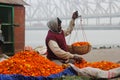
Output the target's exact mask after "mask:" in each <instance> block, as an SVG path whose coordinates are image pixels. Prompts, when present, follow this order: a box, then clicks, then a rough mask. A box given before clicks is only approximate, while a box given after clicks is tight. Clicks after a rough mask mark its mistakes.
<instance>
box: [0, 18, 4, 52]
mask: <svg viewBox="0 0 120 80" xmlns="http://www.w3.org/2000/svg"><path fill="white" fill-rule="evenodd" d="M1 27H2V21H1V20H0V54H2V47H3V35H2V30H1Z"/></svg>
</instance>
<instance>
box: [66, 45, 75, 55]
mask: <svg viewBox="0 0 120 80" xmlns="http://www.w3.org/2000/svg"><path fill="white" fill-rule="evenodd" d="M67 47H68V51H69V52H70V53H72V54H74V51H73V48H72V45H67Z"/></svg>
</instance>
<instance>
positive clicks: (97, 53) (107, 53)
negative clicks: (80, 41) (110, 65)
mask: <svg viewBox="0 0 120 80" xmlns="http://www.w3.org/2000/svg"><path fill="white" fill-rule="evenodd" d="M82 57H83V58H84V59H86V60H87V61H90V62H95V61H101V60H106V61H112V62H118V61H120V48H108V49H92V50H91V51H90V52H89V53H87V54H85V55H82Z"/></svg>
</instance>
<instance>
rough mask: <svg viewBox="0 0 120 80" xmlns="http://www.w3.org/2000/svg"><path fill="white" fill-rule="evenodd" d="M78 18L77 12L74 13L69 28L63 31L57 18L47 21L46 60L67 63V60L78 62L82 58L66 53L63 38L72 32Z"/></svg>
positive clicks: (66, 49)
mask: <svg viewBox="0 0 120 80" xmlns="http://www.w3.org/2000/svg"><path fill="white" fill-rule="evenodd" d="M77 18H78V11H75V12H74V13H73V15H72V19H71V21H70V23H69V27H68V28H67V29H66V30H63V29H62V27H61V23H62V21H61V20H60V19H59V18H58V17H57V18H55V19H52V20H50V21H48V23H47V26H48V28H49V31H48V34H47V36H46V47H47V52H46V54H47V58H48V59H50V60H52V61H54V62H56V63H58V64H60V65H61V64H62V63H67V62H69V60H75V61H77V62H80V61H81V60H82V57H80V56H79V55H74V54H72V53H70V52H68V48H67V44H66V40H65V36H68V35H69V34H71V32H72V31H73V28H74V26H75V20H76V19H77Z"/></svg>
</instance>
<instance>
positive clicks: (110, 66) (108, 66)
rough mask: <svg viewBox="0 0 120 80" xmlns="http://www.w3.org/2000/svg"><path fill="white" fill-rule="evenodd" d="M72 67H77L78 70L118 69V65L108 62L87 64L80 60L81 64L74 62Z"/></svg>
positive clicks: (119, 65)
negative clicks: (91, 68)
mask: <svg viewBox="0 0 120 80" xmlns="http://www.w3.org/2000/svg"><path fill="white" fill-rule="evenodd" d="M74 65H75V66H77V67H79V68H85V67H93V68H99V69H102V70H110V69H113V68H118V67H120V64H118V63H114V62H110V61H98V62H87V61H85V60H82V62H81V63H77V62H76V63H75V64H74Z"/></svg>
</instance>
